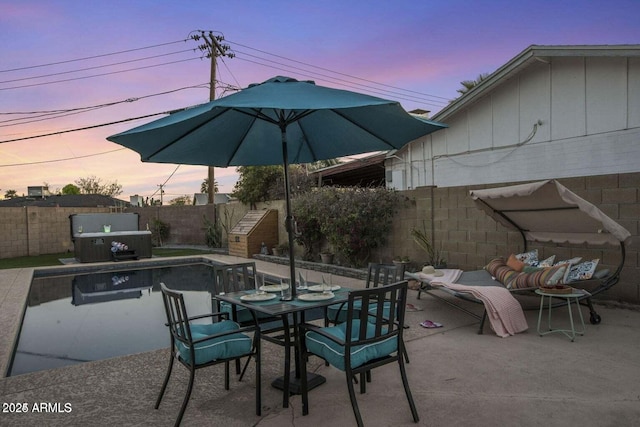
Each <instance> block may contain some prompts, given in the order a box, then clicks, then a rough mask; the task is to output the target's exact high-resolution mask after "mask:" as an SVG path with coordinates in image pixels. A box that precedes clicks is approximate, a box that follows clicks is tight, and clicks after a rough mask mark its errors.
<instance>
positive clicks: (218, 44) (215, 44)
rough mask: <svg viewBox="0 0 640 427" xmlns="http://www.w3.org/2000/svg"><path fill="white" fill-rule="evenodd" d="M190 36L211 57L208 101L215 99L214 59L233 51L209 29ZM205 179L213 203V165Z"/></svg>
mask: <svg viewBox="0 0 640 427" xmlns="http://www.w3.org/2000/svg"><path fill="white" fill-rule="evenodd" d="M191 38H192V39H193V40H195V41H198V40H200V38H202V39H203V40H204V44H201V45H199V46H198V49H200V50H201V51H203V52H204V51H206V52H207V58H210V59H211V76H210V78H209V101H213V100H214V99H216V67H217V62H216V60H217V58H218V57H219V56H226V57H228V58H233V57H234V56H235V54H234V53H233V52H229V49H230V47H229V45H226V44H222V42H223V41H224V36H222V35H217V36H214V35H213V32H212V31H209V32H208V33H205V32H204V31H200V34H194V35H192V36H191ZM207 179H208V180H209V189H208V202H209V203H210V204H213V199H214V191H215V171H214V167H213V166H209V173H208V177H207Z"/></svg>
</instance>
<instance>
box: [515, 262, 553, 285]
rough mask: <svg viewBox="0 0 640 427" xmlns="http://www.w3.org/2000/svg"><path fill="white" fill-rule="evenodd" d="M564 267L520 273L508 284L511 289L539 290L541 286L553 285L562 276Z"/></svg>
mask: <svg viewBox="0 0 640 427" xmlns="http://www.w3.org/2000/svg"><path fill="white" fill-rule="evenodd" d="M565 268H566V266H565V265H559V266H556V267H549V268H543V269H541V270H538V271H535V272H533V273H520V274H518V275H517V276H515V277H514V278H513V279H512V280H511V282H510V283H509V288H511V289H528V288H539V287H541V286H543V285H548V284H551V283H550V282H552V281H555V282H554V283H553V284H554V285H555V284H556V283H557V282H558V280H560V278H561V277H562V276H564V271H565Z"/></svg>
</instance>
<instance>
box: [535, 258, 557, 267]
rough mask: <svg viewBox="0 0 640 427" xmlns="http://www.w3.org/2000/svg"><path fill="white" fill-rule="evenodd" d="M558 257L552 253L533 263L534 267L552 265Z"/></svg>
mask: <svg viewBox="0 0 640 427" xmlns="http://www.w3.org/2000/svg"><path fill="white" fill-rule="evenodd" d="M555 259H556V256H555V255H551V256H550V257H549V258H547V259H543V260H542V261H536V262H534V263H532V264H531V266H532V267H552V266H553V261H554V260H555Z"/></svg>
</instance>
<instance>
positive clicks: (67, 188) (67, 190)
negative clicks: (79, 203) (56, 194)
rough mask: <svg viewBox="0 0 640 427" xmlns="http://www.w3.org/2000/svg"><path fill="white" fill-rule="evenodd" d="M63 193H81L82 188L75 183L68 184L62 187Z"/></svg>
mask: <svg viewBox="0 0 640 427" xmlns="http://www.w3.org/2000/svg"><path fill="white" fill-rule="evenodd" d="M62 194H80V188H79V187H78V186H77V185H74V184H67V185H65V186H64V187H62Z"/></svg>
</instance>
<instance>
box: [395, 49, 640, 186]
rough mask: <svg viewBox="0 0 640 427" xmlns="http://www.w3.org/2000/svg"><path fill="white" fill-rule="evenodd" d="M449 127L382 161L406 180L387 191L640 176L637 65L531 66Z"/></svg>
mask: <svg viewBox="0 0 640 427" xmlns="http://www.w3.org/2000/svg"><path fill="white" fill-rule="evenodd" d="M436 119H437V117H436ZM445 122H446V123H447V124H448V125H449V128H447V129H443V130H441V131H438V132H436V133H434V134H432V135H428V136H426V137H424V138H421V139H420V140H417V141H414V142H412V143H411V144H409V146H408V148H407V149H405V150H401V151H400V152H398V153H396V155H397V156H398V157H401V158H402V160H399V159H397V158H393V159H391V160H388V161H387V169H388V170H391V171H395V173H396V174H397V173H399V172H398V171H404V172H405V173H406V176H407V178H406V179H405V180H404V183H403V185H401V186H399V185H397V183H393V182H390V183H388V184H389V186H390V187H393V188H396V189H402V190H407V189H415V188H419V187H420V186H431V185H435V186H438V187H456V186H463V185H471V184H492V183H503V182H520V181H528V180H539V179H547V178H569V177H580V176H596V175H606V174H612V173H628V172H637V171H640V58H637V57H629V58H627V57H551V58H547V59H544V62H541V61H531V62H530V63H529V65H528V66H526V67H523V69H522V70H520V72H518V73H517V74H516V75H514V76H512V77H510V78H509V79H507V80H505V81H504V82H502V83H501V84H500V85H498V86H497V87H495V89H493V90H491V91H490V92H488V93H487V94H485V95H484V96H483V97H482V98H480V99H478V100H476V101H475V102H473V103H471V104H470V105H468V106H465V108H463V109H461V110H459V111H456V112H455V113H454V114H452V115H451V116H448V117H446V120H445ZM538 123H539V124H538ZM392 174H393V172H392ZM392 176H393V175H392Z"/></svg>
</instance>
